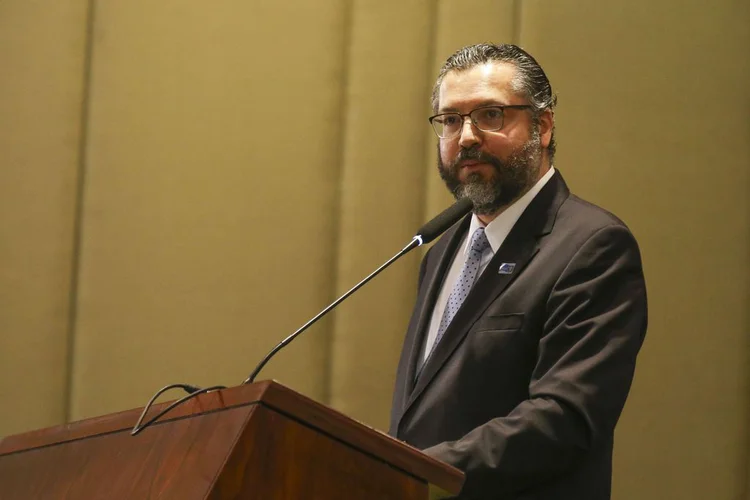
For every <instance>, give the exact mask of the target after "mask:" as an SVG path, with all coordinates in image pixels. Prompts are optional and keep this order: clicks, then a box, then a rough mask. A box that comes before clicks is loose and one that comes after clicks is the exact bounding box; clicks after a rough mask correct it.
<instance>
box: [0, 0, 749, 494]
mask: <svg viewBox="0 0 750 500" xmlns="http://www.w3.org/2000/svg"><path fill="white" fill-rule="evenodd" d="M749 10H750V9H749V7H748V2H746V1H742V0H716V1H715V2H712V3H711V5H710V6H709V5H708V4H705V3H703V2H697V1H685V0H663V1H661V2H645V1H636V2H633V1H626V0H615V1H611V2H599V1H595V0H585V1H580V0H560V1H556V2H549V1H546V2H545V1H542V0H515V1H511V0H505V1H498V0H463V1H460V2H459V1H448V0H443V1H437V0H421V1H418V0H414V1H408V2H403V1H374V0H368V1H365V0H359V1H358V0H353V1H352V0H350V1H346V0H318V1H314V2H313V1H302V0H297V1H290V2H274V1H271V0H265V1H261V0H253V1H246V0H242V1H240V0H219V1H215V2H211V3H210V4H207V3H206V2H200V1H197V0H179V1H177V0H171V1H163V2H151V1H147V0H129V1H127V2H125V1H116V0H70V1H66V2H53V1H51V0H37V1H34V2H28V1H23V0H0V68H2V70H1V71H2V76H1V77H0V400H1V401H2V405H3V409H4V411H2V412H0V435H2V434H10V433H15V432H21V431H24V430H29V429H33V428H37V427H41V426H48V425H54V424H57V423H61V422H64V421H66V420H70V419H80V418H84V417H88V416H93V415H98V414H102V413H107V412H112V411H117V410H122V409H127V408H131V407H135V406H140V405H142V404H143V403H145V401H146V400H147V399H148V397H149V396H150V395H151V394H152V393H153V392H154V391H155V390H156V389H158V388H159V387H161V386H162V385H165V384H167V383H170V382H178V381H183V382H191V383H195V384H199V385H209V384H215V383H222V384H231V385H234V384H237V383H239V382H240V381H241V380H243V379H244V378H245V377H246V376H247V374H248V373H249V372H250V371H251V369H252V368H253V367H254V365H255V363H257V361H258V360H259V359H260V357H261V356H262V355H263V354H264V353H265V352H266V351H267V350H268V349H270V348H271V347H273V345H274V344H275V343H276V342H278V341H279V340H280V339H281V338H283V337H284V336H285V335H287V334H288V333H290V332H292V331H293V330H295V329H296V328H297V327H298V326H299V325H301V324H302V323H304V322H305V321H307V319H309V318H310V317H311V316H313V315H314V314H315V313H316V312H317V311H318V310H320V309H322V308H323V307H324V306H325V305H327V304H328V303H329V302H331V301H332V300H333V299H334V298H335V297H337V296H338V295H339V294H341V293H343V292H344V291H346V290H347V289H348V288H349V287H350V286H352V285H353V284H354V283H356V282H357V281H359V279H361V278H362V277H364V276H365V275H366V274H368V273H369V272H370V271H371V270H372V269H374V268H375V267H377V265H379V264H380V262H382V261H384V260H385V259H387V258H389V257H390V256H391V255H393V254H394V253H395V252H396V251H398V250H399V249H400V248H402V247H403V245H405V244H406V243H407V242H408V241H409V239H410V238H411V236H412V234H413V232H414V231H415V229H416V228H418V227H419V226H420V225H421V224H422V223H423V222H424V221H425V220H427V219H428V218H429V217H430V216H431V215H433V214H435V213H437V212H438V211H439V210H441V209H442V208H444V207H445V206H446V205H447V204H448V203H450V197H449V196H448V194H447V193H446V192H445V189H444V187H443V186H442V184H441V181H440V179H439V178H438V176H437V174H436V172H435V167H434V162H435V139H434V137H433V136H432V132H431V131H430V129H429V127H428V124H427V121H426V117H427V116H428V114H429V105H428V101H429V93H430V90H431V87H432V83H433V81H434V77H435V74H436V72H437V69H438V68H439V66H440V64H441V63H442V61H443V60H444V59H445V58H446V57H447V56H448V55H449V54H450V53H451V52H453V51H454V50H456V49H457V48H459V47H460V46H462V45H465V44H469V43H474V42H479V41H496V42H515V43H518V44H520V45H522V46H524V47H525V48H527V49H528V50H529V51H530V52H531V53H532V54H534V55H535V56H536V57H537V59H538V60H539V61H540V62H541V64H542V65H543V66H544V68H545V70H546V71H547V73H548V75H549V77H550V79H551V81H552V85H553V88H555V89H556V92H557V93H558V95H559V102H560V105H559V108H558V111H557V133H558V142H559V149H558V154H557V159H556V166H557V167H558V168H559V169H560V170H561V171H562V173H563V174H564V175H565V177H566V180H567V181H568V183H569V185H570V186H571V187H572V189H573V191H574V192H576V193H577V194H579V195H581V196H583V197H584V198H587V199H589V200H591V201H593V202H595V203H598V204H601V205H602V206H604V207H606V208H608V209H610V210H612V211H613V212H614V213H616V214H617V215H618V216H620V217H621V218H622V219H624V220H625V221H626V222H627V223H628V225H629V226H630V227H631V229H632V230H633V232H634V233H635V234H636V236H637V237H638V239H639V241H640V244H641V249H642V252H643V258H644V263H645V268H646V277H647V283H648V287H649V299H650V302H649V305H650V312H651V314H650V316H651V321H650V328H649V333H648V337H647V341H646V343H645V345H644V348H643V351H642V355H641V357H640V360H639V366H638V369H637V373H636V380H635V383H634V386H633V390H632V393H631V397H630V400H629V402H628V404H627V405H626V408H625V412H624V415H623V417H622V420H621V423H620V426H619V428H618V433H617V441H618V443H617V446H616V457H615V476H614V498H615V499H620V500H625V499H632V498H638V499H654V500H657V499H659V500H661V499H665V498H680V499H695V500H699V499H700V500H703V499H706V498H711V499H726V500H734V499H739V498H748V499H750V491H749V490H750V486H749V485H748V480H747V478H748V475H749V473H750V464H749V463H748V447H749V445H750V437H749V436H748V421H750V418H749V417H750V411H749V410H750V387H749V385H750V384H749V382H750V374H749V373H748V361H749V359H748V352H750V339H749V338H748V332H749V331H750V316H749V315H748V312H747V311H748V304H749V303H750V202H749V201H748V200H750V169H748V157H749V153H750V121H749V120H748V116H749V115H750V98H749V97H748V88H750V58H748V57H747V55H746V54H747V53H748V52H750V28H749V26H750V12H749ZM419 258H420V253H419V252H414V253H413V255H410V256H407V257H406V258H405V259H403V260H402V261H400V262H398V263H397V264H395V265H394V266H393V267H392V268H390V269H389V270H388V271H387V272H386V273H385V274H383V275H382V276H380V277H379V278H377V279H376V280H375V281H374V282H372V283H371V284H370V285H368V287H367V288H365V289H363V290H361V292H360V293H358V294H357V295H356V296H354V297H352V299H351V300H349V301H348V302H346V303H345V304H343V305H342V306H341V307H340V308H339V309H338V310H337V311H336V312H335V313H334V314H333V315H331V316H329V317H328V318H327V319H325V320H323V321H322V322H321V323H320V324H318V325H316V326H314V327H313V328H311V329H310V330H309V331H308V332H307V333H306V334H305V335H304V336H303V337H302V338H300V339H299V341H298V342H296V343H295V344H293V345H291V346H290V347H289V348H288V349H287V350H285V351H283V352H282V353H281V354H280V355H278V356H277V357H276V358H275V359H274V360H273V361H272V362H271V363H270V364H269V366H268V367H267V368H266V370H265V371H264V372H263V373H262V374H261V378H276V379H278V380H280V381H281V382H283V383H285V384H286V385H288V386H290V387H292V388H294V389H296V390H298V391H300V392H302V393H305V394H307V395H309V396H311V397H313V398H315V399H317V400H318V401H321V402H323V403H326V404H330V405H332V406H333V407H335V408H337V409H339V410H341V411H343V412H345V413H346V414H348V415H351V416H352V417H354V418H356V419H358V420H362V421H364V422H366V423H368V424H370V425H373V426H375V427H378V428H381V429H385V428H386V427H387V419H388V411H389V408H390V392H391V388H392V383H393V377H394V370H395V365H396V362H397V360H398V355H399V349H400V345H401V340H402V336H403V333H404V330H405V328H406V322H407V321H408V317H409V314H410V311H411V305H412V301H413V299H414V295H415V280H416V273H417V268H418V265H419Z"/></svg>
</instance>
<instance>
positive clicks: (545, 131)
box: [539, 108, 555, 148]
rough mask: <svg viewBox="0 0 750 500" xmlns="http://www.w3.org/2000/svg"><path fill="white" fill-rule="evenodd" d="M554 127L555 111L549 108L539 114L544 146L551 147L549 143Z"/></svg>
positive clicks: (540, 132) (540, 133) (540, 134)
mask: <svg viewBox="0 0 750 500" xmlns="http://www.w3.org/2000/svg"><path fill="white" fill-rule="evenodd" d="M554 128H555V113H554V111H552V110H551V109H549V108H547V109H545V110H544V111H542V114H541V115H539V138H540V140H541V142H542V147H543V148H547V147H549V143H550V142H551V141H552V129H554Z"/></svg>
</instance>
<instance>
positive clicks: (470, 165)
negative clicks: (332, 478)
mask: <svg viewBox="0 0 750 500" xmlns="http://www.w3.org/2000/svg"><path fill="white" fill-rule="evenodd" d="M481 165H487V163H485V162H483V161H478V160H468V161H464V162H461V163H460V166H461V168H474V167H479V166H481Z"/></svg>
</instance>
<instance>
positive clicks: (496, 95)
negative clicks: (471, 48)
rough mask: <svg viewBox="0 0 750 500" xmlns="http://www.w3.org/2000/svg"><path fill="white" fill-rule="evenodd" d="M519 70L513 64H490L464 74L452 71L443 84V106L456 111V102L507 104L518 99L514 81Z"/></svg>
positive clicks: (494, 62)
mask: <svg viewBox="0 0 750 500" xmlns="http://www.w3.org/2000/svg"><path fill="white" fill-rule="evenodd" d="M515 76H516V68H515V66H514V65H513V64H511V63H506V62H499V61H490V62H486V63H483V64H479V65H476V66H472V67H471V68H468V69H464V70H451V71H449V72H447V73H446V74H445V76H444V77H443V81H442V82H441V84H440V91H439V101H438V102H439V106H440V108H441V109H443V108H445V107H453V105H454V101H460V102H463V101H471V100H497V101H498V102H500V101H507V102H509V101H508V100H509V99H510V98H511V97H513V96H514V95H515V92H513V79H514V78H515Z"/></svg>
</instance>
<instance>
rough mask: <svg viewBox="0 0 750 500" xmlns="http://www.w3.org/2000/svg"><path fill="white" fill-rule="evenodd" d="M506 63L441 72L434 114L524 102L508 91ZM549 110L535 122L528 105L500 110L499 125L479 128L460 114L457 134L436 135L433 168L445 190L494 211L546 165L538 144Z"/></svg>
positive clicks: (547, 129)
mask: <svg viewBox="0 0 750 500" xmlns="http://www.w3.org/2000/svg"><path fill="white" fill-rule="evenodd" d="M515 72H516V70H515V68H514V67H513V66H512V65H511V64H506V63H498V62H490V63H486V64H482V65H479V66H474V67H473V68H470V69H468V70H465V71H460V72H459V71H451V72H449V73H447V74H446V75H445V77H444V79H443V81H442V83H441V85H440V92H439V96H438V97H439V98H438V110H437V112H438V113H446V112H458V113H461V114H466V113H470V112H471V111H472V110H474V109H476V108H480V107H484V106H493V105H495V106H496V105H511V104H528V102H526V100H525V99H524V98H522V97H521V96H520V95H518V94H516V93H515V92H514V91H513V90H512V86H511V82H512V81H513V77H514V76H515ZM551 120H552V117H551V113H549V112H545V113H543V114H542V116H541V117H540V120H539V121H540V123H539V124H535V123H534V122H533V120H532V115H531V112H530V110H528V109H506V110H505V119H504V123H503V127H502V129H500V130H498V131H495V132H484V131H481V130H479V129H477V128H476V127H475V126H474V125H473V124H472V123H471V120H470V119H469V118H468V117H467V118H465V121H464V124H463V128H462V130H461V134H460V135H459V136H457V137H454V138H452V139H440V145H439V154H438V169H439V171H440V176H441V177H442V178H443V180H444V181H445V183H446V185H447V186H448V189H449V190H450V191H451V192H452V193H453V194H454V195H455V196H456V197H457V198H461V197H468V198H470V199H471V200H472V201H473V202H474V211H475V212H476V213H477V214H479V215H492V214H496V213H498V212H499V210H500V209H502V208H504V207H506V206H507V205H509V204H510V203H512V202H513V201H515V200H516V199H517V198H519V197H520V196H522V195H523V194H524V193H525V192H526V191H528V190H529V189H530V188H531V187H532V186H533V185H534V184H535V183H536V182H537V181H538V180H539V179H540V178H541V176H543V175H544V174H545V173H546V172H547V170H548V169H549V167H548V165H546V162H544V163H545V164H544V165H543V161H542V160H543V156H544V155H543V148H546V147H547V145H549V140H550V137H551V129H552V127H551Z"/></svg>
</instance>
